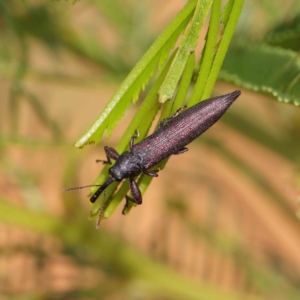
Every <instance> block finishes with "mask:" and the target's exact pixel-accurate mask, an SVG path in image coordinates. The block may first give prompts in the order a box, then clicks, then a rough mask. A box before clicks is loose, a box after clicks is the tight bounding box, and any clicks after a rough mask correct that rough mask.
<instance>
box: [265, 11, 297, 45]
mask: <svg viewBox="0 0 300 300" xmlns="http://www.w3.org/2000/svg"><path fill="white" fill-rule="evenodd" d="M265 41H266V42H267V43H268V44H269V45H273V46H278V47H281V48H285V49H291V50H294V51H299V50H300V15H296V16H295V17H294V18H293V19H292V20H291V21H290V22H287V23H281V24H279V25H278V26H276V27H275V28H274V29H273V30H271V31H270V32H269V33H268V34H267V35H266V37H265Z"/></svg>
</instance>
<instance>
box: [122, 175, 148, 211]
mask: <svg viewBox="0 0 300 300" xmlns="http://www.w3.org/2000/svg"><path fill="white" fill-rule="evenodd" d="M129 181H130V183H129V186H130V191H131V194H132V197H129V196H127V195H125V198H126V203H125V206H124V208H123V211H122V214H123V215H125V210H126V208H127V207H128V206H129V202H133V203H135V204H138V205H140V204H142V202H143V198H142V193H141V191H140V189H139V187H138V185H137V184H136V182H135V181H134V180H133V179H132V178H129Z"/></svg>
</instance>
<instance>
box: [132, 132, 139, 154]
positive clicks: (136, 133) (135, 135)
mask: <svg viewBox="0 0 300 300" xmlns="http://www.w3.org/2000/svg"><path fill="white" fill-rule="evenodd" d="M139 136H140V134H139V132H138V131H137V129H136V130H135V131H134V135H133V136H132V137H131V139H130V151H131V150H132V147H133V145H134V140H135V139H136V138H138V137H139Z"/></svg>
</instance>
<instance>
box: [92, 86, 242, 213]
mask: <svg viewBox="0 0 300 300" xmlns="http://www.w3.org/2000/svg"><path fill="white" fill-rule="evenodd" d="M240 94H241V92H240V91H239V90H237V91H234V92H232V93H229V94H226V95H222V96H218V97H214V98H210V99H207V100H204V101H202V102H200V103H198V104H196V105H194V106H192V107H190V108H188V109H186V110H184V111H183V112H179V111H177V112H176V113H175V114H174V115H173V116H171V117H169V118H166V119H163V120H162V121H161V122H160V123H159V125H158V128H157V130H156V131H155V132H154V133H152V134H151V135H149V136H148V137H147V138H145V139H144V140H142V141H140V142H139V143H137V144H134V140H135V139H136V138H138V131H137V130H136V131H135V134H134V135H133V136H132V138H131V140H130V145H129V151H125V152H124V153H122V154H121V155H120V154H119V153H118V152H117V151H116V150H115V149H114V148H112V147H109V146H105V147H104V150H105V153H106V160H97V162H103V163H104V164H112V161H111V160H115V164H114V165H113V166H112V167H111V168H110V169H109V170H108V172H109V175H110V176H109V178H108V179H107V180H106V181H105V182H104V184H103V185H101V186H100V188H99V189H98V190H97V191H96V192H95V193H94V194H93V195H92V197H91V198H90V201H91V202H92V203H94V202H95V201H96V200H97V198H98V197H99V196H100V195H101V193H102V192H103V191H105V189H106V188H107V187H108V186H109V185H110V184H111V183H112V182H114V181H118V182H120V181H122V180H123V179H129V186H130V191H131V194H132V197H129V196H128V195H125V197H126V204H125V207H124V209H123V214H124V211H125V208H126V207H127V206H128V203H129V202H130V201H131V202H133V203H135V204H142V194H141V191H140V189H139V187H138V185H137V183H136V182H135V180H134V179H135V177H137V176H138V175H140V174H141V173H144V174H146V175H148V176H152V177H158V174H157V173H158V170H152V169H151V168H152V167H153V166H155V165H156V164H158V163H159V162H160V161H162V160H164V159H165V158H168V157H169V156H171V155H175V154H182V153H185V152H186V151H188V148H186V146H187V145H188V144H190V143H191V142H192V141H193V140H195V139H196V138H197V137H198V136H200V135H201V134H202V133H203V132H205V131H206V130H207V129H208V128H209V127H211V126H212V125H213V124H214V123H216V122H217V121H218V120H219V119H220V118H221V117H222V115H223V114H224V113H225V112H226V110H227V109H228V108H229V107H230V105H231V104H232V103H233V102H234V101H235V100H236V99H237V98H238V97H239V96H240Z"/></svg>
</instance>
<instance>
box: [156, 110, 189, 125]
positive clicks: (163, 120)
mask: <svg viewBox="0 0 300 300" xmlns="http://www.w3.org/2000/svg"><path fill="white" fill-rule="evenodd" d="M184 109H186V105H183V106H180V107H179V108H178V109H177V110H176V111H175V113H174V114H173V115H172V116H171V117H167V118H165V119H162V120H161V121H160V123H159V124H158V128H157V130H159V129H161V128H162V127H163V126H164V125H165V124H166V123H167V122H168V121H170V120H172V119H174V118H176V117H177V116H178V115H179V114H180V113H181V112H182V111H183V110H184Z"/></svg>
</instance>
